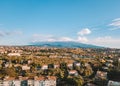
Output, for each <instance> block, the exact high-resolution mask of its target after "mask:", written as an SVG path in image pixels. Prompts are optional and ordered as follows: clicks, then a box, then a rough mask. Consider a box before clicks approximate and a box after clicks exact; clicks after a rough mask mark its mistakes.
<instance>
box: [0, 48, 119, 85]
mask: <svg viewBox="0 0 120 86" xmlns="http://www.w3.org/2000/svg"><path fill="white" fill-rule="evenodd" d="M119 53H120V50H119V49H109V48H101V49H97V48H89V49H88V48H47V47H37V46H0V86H66V85H67V86H116V84H118V85H117V86H119V85H120V78H119V76H120V60H119V59H120V54H119ZM114 73H115V74H114Z"/></svg>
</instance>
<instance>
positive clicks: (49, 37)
mask: <svg viewBox="0 0 120 86" xmlns="http://www.w3.org/2000/svg"><path fill="white" fill-rule="evenodd" d="M43 41H48V42H55V41H74V40H73V39H72V38H69V37H55V36H52V35H43V34H34V35H33V42H43Z"/></svg>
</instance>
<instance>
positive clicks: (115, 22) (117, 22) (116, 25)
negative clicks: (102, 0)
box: [109, 18, 120, 30]
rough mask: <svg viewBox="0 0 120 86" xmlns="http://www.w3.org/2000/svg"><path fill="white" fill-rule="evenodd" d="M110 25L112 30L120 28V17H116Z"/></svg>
mask: <svg viewBox="0 0 120 86" xmlns="http://www.w3.org/2000/svg"><path fill="white" fill-rule="evenodd" d="M109 26H111V27H112V29H110V30H116V29H120V18H117V19H114V20H113V22H112V23H111V24H109Z"/></svg>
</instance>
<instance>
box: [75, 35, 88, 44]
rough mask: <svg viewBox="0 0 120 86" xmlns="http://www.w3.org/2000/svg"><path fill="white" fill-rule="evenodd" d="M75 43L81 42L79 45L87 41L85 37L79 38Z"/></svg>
mask: <svg viewBox="0 0 120 86" xmlns="http://www.w3.org/2000/svg"><path fill="white" fill-rule="evenodd" d="M76 41H78V42H81V43H87V42H88V39H87V38H86V37H82V36H79V37H78V39H77V40H76Z"/></svg>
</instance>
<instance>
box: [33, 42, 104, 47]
mask: <svg viewBox="0 0 120 86" xmlns="http://www.w3.org/2000/svg"><path fill="white" fill-rule="evenodd" d="M31 46H41V47H59V48H103V47H100V46H96V45H90V44H83V43H78V42H35V43H31Z"/></svg>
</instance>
